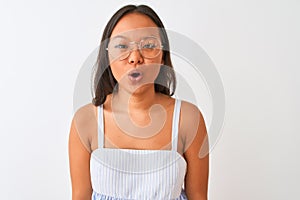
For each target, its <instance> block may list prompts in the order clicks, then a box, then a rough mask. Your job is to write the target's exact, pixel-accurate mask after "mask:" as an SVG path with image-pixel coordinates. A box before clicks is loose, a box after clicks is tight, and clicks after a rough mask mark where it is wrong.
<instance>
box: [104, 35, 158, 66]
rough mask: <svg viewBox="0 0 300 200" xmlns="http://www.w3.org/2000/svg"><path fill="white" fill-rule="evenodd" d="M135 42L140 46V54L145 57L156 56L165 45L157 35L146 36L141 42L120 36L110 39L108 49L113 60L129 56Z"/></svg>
mask: <svg viewBox="0 0 300 200" xmlns="http://www.w3.org/2000/svg"><path fill="white" fill-rule="evenodd" d="M135 44H137V46H138V50H139V52H140V54H141V55H142V56H143V57H144V58H155V57H157V56H158V55H159V54H160V52H161V51H162V48H163V46H162V45H161V42H160V40H159V39H158V38H156V37H152V36H149V37H146V38H143V39H142V40H141V41H140V42H134V41H129V40H128V39H127V38H125V37H122V36H118V37H115V38H113V39H111V40H110V42H109V44H108V47H107V48H106V50H107V51H108V53H109V55H110V56H111V58H112V59H113V60H115V59H119V60H124V59H126V58H128V56H129V55H130V53H131V51H132V50H133V49H134V46H135Z"/></svg>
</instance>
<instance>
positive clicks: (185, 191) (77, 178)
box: [69, 5, 209, 200]
mask: <svg viewBox="0 0 300 200" xmlns="http://www.w3.org/2000/svg"><path fill="white" fill-rule="evenodd" d="M175 87H176V79H175V73H174V69H173V66H172V63H171V58H170V52H169V42H168V38H167V34H166V31H165V29H164V26H163V24H162V22H161V20H160V19H159V17H158V16H157V14H156V13H155V12H154V11H153V10H152V9H151V8H150V7H148V6H145V5H141V6H134V5H128V6H125V7H123V8H121V9H119V10H118V11H117V12H116V13H115V14H114V15H113V16H112V18H111V19H110V20H109V22H108V24H107V25H106V28H105V30H104V33H103V36H102V40H101V45H100V49H99V54H98V59H97V67H96V70H95V75H94V93H95V95H94V98H93V102H92V103H91V104H88V105H85V106H83V107H82V108H80V109H79V110H78V111H77V112H76V113H75V115H74V118H73V120H72V124H71V130H70V136H69V161H70V174H71V181H72V199H73V200H88V199H93V200H100V199H112V200H115V199H138V200H141V199H151V200H152V199H163V200H165V199H189V200H206V199H207V189H208V174H209V155H208V153H207V154H206V155H205V156H204V157H203V156H202V157H200V156H199V152H200V149H201V151H202V150H203V147H207V146H208V144H207V143H206V144H205V142H204V139H205V137H206V135H207V133H206V127H205V122H204V119H203V116H202V114H201V112H200V111H199V109H198V108H197V107H196V106H195V105H193V104H191V103H189V102H186V101H183V100H180V99H175V98H172V97H171V96H172V95H173V94H174V91H175ZM207 152H208V150H207Z"/></svg>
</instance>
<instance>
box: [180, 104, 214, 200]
mask: <svg viewBox="0 0 300 200" xmlns="http://www.w3.org/2000/svg"><path fill="white" fill-rule="evenodd" d="M182 112H183V114H182V121H183V126H184V135H185V144H184V157H185V159H186V161H187V173H186V177H185V190H186V194H187V197H188V199H189V200H190V199H191V200H194V199H197V200H207V189H208V175H209V145H208V137H207V131H206V126H205V121H204V118H203V116H202V114H201V112H200V111H199V109H198V108H197V107H196V106H195V105H193V104H190V103H187V102H185V103H184V104H183V108H182Z"/></svg>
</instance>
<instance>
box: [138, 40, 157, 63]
mask: <svg viewBox="0 0 300 200" xmlns="http://www.w3.org/2000/svg"><path fill="white" fill-rule="evenodd" d="M160 51H161V43H160V41H159V40H158V39H157V38H154V37H149V38H146V39H144V40H142V42H141V53H142V54H143V56H144V57H145V58H155V57H156V56H158V54H159V53H160Z"/></svg>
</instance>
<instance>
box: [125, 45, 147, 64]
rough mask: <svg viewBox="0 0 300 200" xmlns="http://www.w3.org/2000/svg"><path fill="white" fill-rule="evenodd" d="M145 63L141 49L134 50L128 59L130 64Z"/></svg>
mask: <svg viewBox="0 0 300 200" xmlns="http://www.w3.org/2000/svg"><path fill="white" fill-rule="evenodd" d="M143 62H144V58H143V56H142V55H141V53H140V51H139V49H137V48H136V49H132V51H131V52H130V54H129V57H128V63H130V64H142V63H143Z"/></svg>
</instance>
